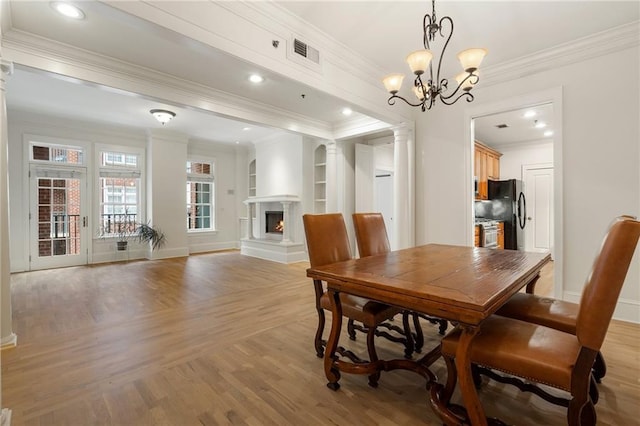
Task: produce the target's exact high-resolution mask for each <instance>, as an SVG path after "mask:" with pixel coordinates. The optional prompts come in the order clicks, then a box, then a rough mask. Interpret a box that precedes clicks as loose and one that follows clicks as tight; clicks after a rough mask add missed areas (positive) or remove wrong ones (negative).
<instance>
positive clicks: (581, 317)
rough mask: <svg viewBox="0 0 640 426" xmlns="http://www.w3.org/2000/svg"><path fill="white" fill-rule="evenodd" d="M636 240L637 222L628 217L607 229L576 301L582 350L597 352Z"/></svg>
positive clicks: (636, 242)
mask: <svg viewBox="0 0 640 426" xmlns="http://www.w3.org/2000/svg"><path fill="white" fill-rule="evenodd" d="M639 237H640V222H638V221H637V220H634V218H633V217H631V216H621V217H618V218H616V219H615V220H614V222H613V223H612V224H611V226H610V227H609V231H608V232H607V235H606V236H605V237H604V241H603V242H602V246H601V247H600V253H599V255H598V256H597V257H596V259H595V261H594V264H593V267H592V269H591V273H590V274H589V278H587V283H586V285H585V287H584V289H583V291H582V299H581V300H580V310H579V311H578V317H577V320H576V335H577V336H578V340H579V341H580V343H581V344H582V345H583V346H586V347H588V348H590V349H593V350H596V351H599V350H600V347H601V346H602V342H603V341H604V337H605V334H606V332H607V328H608V327H609V322H610V321H611V317H612V316H613V311H614V309H615V307H616V303H617V301H618V297H619V295H620V291H621V290H622V285H623V283H624V279H625V276H626V275H627V271H628V269H629V264H630V263H631V258H632V257H633V253H634V251H635V248H636V245H637V244H638V238H639Z"/></svg>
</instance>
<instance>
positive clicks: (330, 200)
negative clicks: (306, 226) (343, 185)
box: [285, 141, 338, 223]
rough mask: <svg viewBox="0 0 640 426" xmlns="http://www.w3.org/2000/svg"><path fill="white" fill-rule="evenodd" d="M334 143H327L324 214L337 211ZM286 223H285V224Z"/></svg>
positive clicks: (336, 174)
mask: <svg viewBox="0 0 640 426" xmlns="http://www.w3.org/2000/svg"><path fill="white" fill-rule="evenodd" d="M336 151H337V148H336V141H328V142H327V166H326V170H327V176H326V182H327V183H326V185H327V186H326V188H325V189H326V194H325V198H326V200H327V201H326V203H327V207H326V212H327V213H331V212H337V211H338V180H337V176H338V165H337V159H336ZM285 223H286V222H285Z"/></svg>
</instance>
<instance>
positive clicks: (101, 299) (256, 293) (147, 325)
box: [2, 251, 640, 425]
mask: <svg viewBox="0 0 640 426" xmlns="http://www.w3.org/2000/svg"><path fill="white" fill-rule="evenodd" d="M307 267H308V264H307V263H299V264H294V265H281V264H277V263H273V262H268V261H263V260H259V259H254V258H250V257H245V256H241V255H240V254H239V253H238V252H236V251H231V252H222V253H211V254H203V255H196V256H191V257H188V258H180V259H170V260H159V261H140V262H129V263H118V264H106V265H98V266H87V267H76V268H65V269H57V270H47V271H37V272H29V273H21V274H15V275H13V276H12V297H13V307H14V311H13V317H14V331H15V332H16V333H17V335H18V347H17V348H14V349H9V350H5V351H3V352H2V405H3V406H4V407H8V408H11V409H12V410H13V411H12V424H14V425H200V424H202V425H327V424H334V425H416V424H425V425H431V424H433V425H436V424H441V422H439V421H438V419H437V417H436V416H435V415H434V414H433V413H432V412H431V410H430V408H429V407H428V402H427V393H426V391H425V383H424V381H423V380H422V379H421V378H420V377H419V376H417V375H415V374H412V373H409V372H404V371H394V372H389V373H383V374H382V377H381V379H380V386H379V387H378V388H377V389H373V388H370V387H369V386H368V385H367V378H366V377H365V376H351V375H343V377H342V379H341V384H342V387H341V389H340V390H339V391H338V392H333V391H331V390H329V389H328V388H327V387H326V386H325V383H326V381H325V378H324V373H323V368H322V360H320V359H318V358H316V356H315V351H314V349H313V335H314V332H315V327H316V324H317V316H316V312H315V309H314V295H313V287H312V283H311V280H310V279H308V278H306V276H305V269H306V268H307ZM329 327H330V315H329V318H328V324H327V328H326V333H328V330H329ZM423 328H424V330H425V333H426V336H425V337H426V339H427V341H426V343H425V347H426V348H430V347H432V346H433V345H436V344H437V342H438V335H437V333H436V330H435V328H434V327H433V326H430V325H429V324H428V323H425V324H423ZM341 340H342V343H343V344H345V345H346V346H349V347H350V348H352V349H353V350H354V351H356V352H357V353H360V354H363V355H365V354H366V349H365V342H364V338H363V336H359V338H358V340H357V341H356V342H351V341H349V340H348V339H347V338H346V337H345V338H343V339H341ZM377 345H378V347H379V354H380V355H381V357H401V356H402V348H401V347H400V346H398V345H397V344H393V343H391V342H388V341H386V340H384V339H379V340H378V341H377ZM603 353H604V355H605V358H606V360H607V363H608V367H609V370H608V373H607V376H606V377H605V378H604V380H603V383H602V384H601V385H600V386H599V389H600V395H601V397H600V398H601V400H600V402H599V403H598V405H597V406H596V411H597V414H598V420H599V422H598V423H599V424H602V425H633V424H640V423H639V422H640V408H639V407H640V377H639V376H640V327H639V326H637V325H633V324H627V323H622V322H614V323H613V324H612V325H611V327H610V329H609V334H608V336H607V340H606V342H605V346H604V348H603ZM435 370H436V373H437V374H438V375H439V376H440V377H441V379H444V377H445V369H444V365H443V363H441V362H440V361H438V362H437V363H436V366H435ZM481 399H482V401H483V404H484V405H485V408H486V411H487V413H488V414H489V415H491V416H497V417H500V418H501V419H503V420H505V421H507V422H508V423H510V424H518V425H541V424H544V425H556V424H558V425H560V424H565V415H564V410H563V409H562V408H560V407H556V406H553V405H551V404H548V403H546V402H545V401H543V400H541V399H539V398H537V397H535V396H533V395H530V394H523V393H518V392H517V391H516V390H515V389H514V388H512V387H508V386H506V385H501V384H496V383H486V384H485V385H484V386H483V387H482V390H481ZM457 400H459V398H458V399H457Z"/></svg>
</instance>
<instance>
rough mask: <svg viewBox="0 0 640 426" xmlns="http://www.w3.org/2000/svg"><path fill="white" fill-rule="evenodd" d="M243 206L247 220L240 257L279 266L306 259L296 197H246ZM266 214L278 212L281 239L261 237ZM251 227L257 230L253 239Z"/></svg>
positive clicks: (299, 208)
mask: <svg viewBox="0 0 640 426" xmlns="http://www.w3.org/2000/svg"><path fill="white" fill-rule="evenodd" d="M244 204H246V205H247V217H248V220H247V233H246V238H243V239H242V241H241V246H240V251H241V253H242V254H245V255H248V256H254V257H259V258H262V259H268V260H274V261H276V262H282V263H291V262H298V261H301V260H305V259H306V253H305V250H304V243H303V241H302V239H301V236H300V235H301V230H300V228H301V223H300V222H301V220H300V218H301V211H300V210H301V200H300V197H298V196H296V195H289V194H281V195H268V196H258V197H249V198H247V199H246V200H245V201H244ZM266 211H282V214H283V222H284V230H283V232H282V236H280V237H278V236H275V237H274V236H273V235H271V234H267V233H265V230H264V226H263V225H264V222H263V221H264V220H265V218H264V215H265V212H266ZM254 218H255V219H254ZM254 221H255V224H254ZM254 226H255V227H256V228H257V229H256V235H254ZM275 238H280V239H279V240H277V239H275Z"/></svg>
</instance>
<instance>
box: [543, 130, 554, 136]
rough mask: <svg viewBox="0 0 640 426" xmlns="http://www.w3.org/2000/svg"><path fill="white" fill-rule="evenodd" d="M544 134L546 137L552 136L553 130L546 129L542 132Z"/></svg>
mask: <svg viewBox="0 0 640 426" xmlns="http://www.w3.org/2000/svg"><path fill="white" fill-rule="evenodd" d="M544 135H545V136H547V137H549V136H553V130H547V131H546V132H544Z"/></svg>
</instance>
